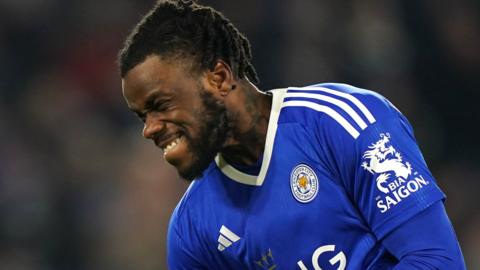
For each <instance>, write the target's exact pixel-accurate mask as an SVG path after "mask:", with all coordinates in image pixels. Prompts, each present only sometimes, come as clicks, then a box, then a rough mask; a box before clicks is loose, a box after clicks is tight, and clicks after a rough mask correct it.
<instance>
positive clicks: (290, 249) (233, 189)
mask: <svg viewBox="0 0 480 270" xmlns="http://www.w3.org/2000/svg"><path fill="white" fill-rule="evenodd" d="M269 93H271V94H272V95H273V97H272V109H271V114H270V118H269V126H268V132H267V136H266V143H265V148H264V153H263V156H262V159H260V160H259V162H258V164H257V165H258V166H257V167H256V166H252V167H251V168H245V167H241V166H235V165H232V164H228V163H227V162H226V161H225V160H224V159H223V158H222V156H221V155H220V154H219V155H217V157H216V158H215V161H214V162H212V164H210V166H209V167H208V169H206V170H205V172H204V173H203V176H202V178H201V179H197V180H194V181H193V182H192V184H191V186H190V187H189V189H188V190H187V192H186V193H185V195H184V196H183V198H182V200H181V201H180V203H179V204H178V206H177V207H176V209H175V211H174V213H173V215H172V218H171V221H170V226H169V232H168V261H169V267H170V269H171V270H175V269H301V270H305V269H324V270H327V269H340V270H341V269H374V268H376V267H379V266H381V267H382V269H387V268H388V266H393V265H394V264H396V263H397V260H396V259H395V258H394V257H393V256H392V255H391V254H389V252H388V251H387V250H386V249H385V248H384V247H383V246H382V245H381V244H380V241H381V239H382V238H383V237H385V236H386V235H387V234H388V233H389V232H391V231H393V230H394V229H396V228H397V227H398V226H400V225H401V224H402V223H404V222H406V221H407V220H409V219H410V218H412V217H413V216H415V215H416V214H418V213H419V212H421V211H422V210H424V209H426V208H427V207H429V206H430V205H432V204H433V203H435V202H437V201H439V200H442V199H444V197H445V195H444V194H443V193H442V192H441V190H440V189H439V188H438V186H437V184H436V182H435V180H434V178H433V176H432V174H431V173H430V171H429V169H428V167H427V165H426V163H425V160H424V158H423V156H422V154H421V152H420V150H419V147H418V145H417V143H416V140H415V138H414V135H413V130H412V127H411V125H410V124H409V122H408V121H407V119H406V118H405V117H404V116H403V115H402V114H401V113H400V112H399V111H398V110H397V109H396V108H395V107H394V106H393V105H392V104H391V103H390V102H389V101H388V100H386V99H385V98H384V97H382V96H381V95H379V94H377V93H375V92H372V91H369V90H364V89H359V88H356V87H353V86H350V85H345V84H333V83H330V84H318V85H314V86H309V87H301V88H297V87H290V88H285V89H276V90H271V91H269Z"/></svg>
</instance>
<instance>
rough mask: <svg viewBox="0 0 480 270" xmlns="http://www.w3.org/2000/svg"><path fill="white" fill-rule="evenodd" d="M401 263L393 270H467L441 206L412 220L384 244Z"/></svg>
mask: <svg viewBox="0 0 480 270" xmlns="http://www.w3.org/2000/svg"><path fill="white" fill-rule="evenodd" d="M382 245H384V246H385V247H386V248H387V250H388V251H389V252H390V253H391V254H393V255H394V256H395V257H396V258H397V259H398V260H399V263H398V265H396V266H395V268H394V269H396V270H401V269H452V270H455V269H465V263H464V261H463V255H462V252H461V250H460V247H459V244H458V241H457V238H456V236H455V232H454V230H453V227H452V224H451V223H450V220H449V219H448V216H447V214H446V212H445V208H444V206H443V203H442V202H440V201H439V202H436V203H434V204H433V205H432V206H430V207H428V208H427V209H425V211H422V212H421V213H419V214H418V215H416V216H414V217H413V218H411V219H409V220H408V221H406V222H405V223H403V224H402V225H400V226H399V227H397V228H396V229H394V230H393V231H392V232H390V233H389V234H388V235H387V236H386V237H385V238H384V239H383V240H382Z"/></svg>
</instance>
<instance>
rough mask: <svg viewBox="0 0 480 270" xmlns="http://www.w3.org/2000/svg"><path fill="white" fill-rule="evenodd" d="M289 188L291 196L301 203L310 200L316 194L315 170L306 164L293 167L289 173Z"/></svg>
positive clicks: (316, 179) (316, 180)
mask: <svg viewBox="0 0 480 270" xmlns="http://www.w3.org/2000/svg"><path fill="white" fill-rule="evenodd" d="M290 188H291V190H292V194H293V197H295V199H296V200H297V201H299V202H301V203H308V202H310V201H312V200H313V199H314V198H315V196H316V195H317V191H318V178H317V175H316V174H315V172H314V171H313V170H312V168H310V167H309V166H307V165H306V164H299V165H297V166H296V167H295V168H293V170H292V173H291V175H290Z"/></svg>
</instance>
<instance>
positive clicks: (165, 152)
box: [163, 138, 180, 156]
mask: <svg viewBox="0 0 480 270" xmlns="http://www.w3.org/2000/svg"><path fill="white" fill-rule="evenodd" d="M179 142H180V138H177V139H175V140H174V141H172V142H171V143H170V144H169V145H167V146H165V148H164V149H163V156H165V155H166V154H167V153H168V152H169V151H170V150H172V149H173V148H175V146H177V144H178V143H179Z"/></svg>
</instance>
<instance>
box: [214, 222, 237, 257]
mask: <svg viewBox="0 0 480 270" xmlns="http://www.w3.org/2000/svg"><path fill="white" fill-rule="evenodd" d="M238 240H240V237H239V236H238V235H236V234H235V233H233V232H232V231H230V230H229V229H228V228H227V227H225V226H224V225H222V227H221V228H220V235H219V236H218V250H220V251H223V250H225V248H227V247H229V246H231V245H232V244H233V243H235V242H237V241H238Z"/></svg>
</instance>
